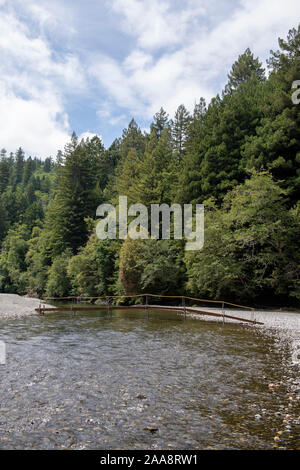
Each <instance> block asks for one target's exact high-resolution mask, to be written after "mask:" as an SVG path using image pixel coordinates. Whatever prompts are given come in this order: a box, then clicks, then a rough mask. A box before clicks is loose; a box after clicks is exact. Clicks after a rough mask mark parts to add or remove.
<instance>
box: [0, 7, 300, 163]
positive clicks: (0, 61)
mask: <svg viewBox="0 0 300 470" xmlns="http://www.w3.org/2000/svg"><path fill="white" fill-rule="evenodd" d="M299 19H300V2H299V0H284V1H283V0H59V1H58V0H25V1H24V0H0V148H6V149H7V150H8V151H9V152H10V151H12V152H14V151H15V150H16V149H17V148H18V147H20V146H22V148H23V149H24V150H25V152H26V154H27V155H32V156H38V157H40V158H46V157H48V156H50V155H52V156H53V157H55V155H56V152H57V150H58V149H63V148H64V145H65V144H66V143H67V141H68V140H69V138H70V135H71V133H72V131H75V132H76V134H77V135H78V136H80V137H91V136H93V135H95V134H97V135H99V136H101V138H102V140H103V142H104V145H105V146H106V147H108V146H109V145H110V144H111V143H112V142H113V140H114V139H115V138H116V137H119V136H121V134H122V129H124V128H125V127H127V125H128V123H129V121H130V120H131V118H133V117H134V118H135V119H136V121H137V122H138V124H139V125H140V127H141V128H142V129H143V130H147V129H148V128H149V124H150V122H151V119H152V117H153V115H154V114H155V113H156V112H157V111H159V109H160V107H161V106H163V107H164V108H165V110H166V111H167V112H168V113H169V115H170V117H172V116H173V115H174V112H175V111H176V109H177V107H178V106H179V105H180V104H182V103H183V104H185V106H186V107H187V109H188V110H190V111H192V110H193V108H194V104H195V102H198V101H199V99H200V97H204V98H206V100H207V101H209V100H210V99H211V98H212V97H213V96H215V95H216V94H217V93H220V92H221V91H222V89H223V87H224V86H225V84H226V82H227V74H228V73H229V71H230V68H231V66H232V64H233V63H234V61H235V60H236V59H237V58H238V56H239V54H242V53H243V52H244V51H245V49H246V48H247V47H250V49H251V50H252V52H253V53H254V55H255V56H258V57H259V58H260V60H261V61H262V62H263V63H264V65H265V60H266V59H267V58H268V57H269V53H270V49H273V50H277V48H278V37H282V38H286V36H287V33H288V30H289V29H290V28H292V27H297V26H298V23H299ZM299 78H300V77H299Z"/></svg>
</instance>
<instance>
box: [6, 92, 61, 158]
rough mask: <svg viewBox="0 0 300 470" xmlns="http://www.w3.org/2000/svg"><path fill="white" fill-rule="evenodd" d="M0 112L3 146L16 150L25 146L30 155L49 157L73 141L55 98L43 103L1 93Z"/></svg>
mask: <svg viewBox="0 0 300 470" xmlns="http://www.w3.org/2000/svg"><path fill="white" fill-rule="evenodd" d="M0 109H1V110H2V112H1V113H0V129H1V147H5V148H7V149H8V150H13V151H14V150H16V148H17V147H19V146H22V148H23V149H24V150H25V151H26V152H27V153H30V154H31V155H33V156H42V157H44V158H45V157H47V156H49V155H52V156H55V155H56V152H57V150H58V149H59V148H61V149H63V147H64V145H65V144H66V142H67V140H69V136H68V130H69V129H68V121H67V117H66V116H65V115H64V114H63V112H62V109H61V108H60V107H59V106H58V104H57V103H55V102H54V100H52V99H51V101H50V102H48V103H47V102H43V103H41V102H39V101H36V100H33V99H29V100H24V99H22V98H18V97H16V96H15V95H13V94H9V93H0ZM58 115H60V116H61V120H60V122H58V121H57V116H58Z"/></svg>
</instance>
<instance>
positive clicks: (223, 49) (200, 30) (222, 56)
mask: <svg viewBox="0 0 300 470" xmlns="http://www.w3.org/2000/svg"><path fill="white" fill-rule="evenodd" d="M220 3H222V2H219V1H218V2H216V0H210V1H208V0H203V1H202V2H201V3H200V2H199V1H196V0H187V1H185V2H181V4H180V5H181V6H177V5H176V8H175V9H174V8H172V4H173V2H171V1H170V0H169V1H167V0H164V1H163V2H161V1H159V0H153V1H152V2H148V0H113V1H112V8H113V10H114V11H115V12H116V13H118V14H119V15H122V18H123V21H122V23H121V25H122V28H123V30H125V31H126V32H127V33H128V34H130V35H131V36H133V37H134V38H136V43H135V47H134V49H132V50H131V51H130V53H129V54H128V56H127V57H126V58H125V59H124V60H123V61H122V62H119V61H116V60H113V59H112V58H108V57H105V56H103V55H102V56H101V58H99V62H98V65H97V60H96V64H93V65H92V66H91V68H90V73H91V74H92V75H93V76H94V77H96V78H97V80H98V82H99V83H100V84H101V86H103V87H104V89H105V90H106V92H107V93H108V96H109V97H110V99H111V100H113V101H114V102H115V103H116V105H118V106H120V107H123V108H126V109H128V110H129V111H130V113H131V114H133V115H136V116H138V117H143V118H148V119H149V118H150V117H151V116H152V115H153V114H154V113H155V112H156V111H157V110H158V109H159V108H160V107H161V106H162V105H163V106H164V107H165V108H166V110H167V111H168V112H169V113H170V114H173V113H174V112H175V110H176V108H177V107H178V105H179V104H181V103H184V104H185V105H186V106H187V107H188V108H189V109H190V110H191V109H192V107H193V105H194V103H195V101H198V99H199V98H200V96H204V97H205V98H206V99H210V98H211V97H212V96H213V95H215V94H216V92H220V89H219V87H220V83H223V85H225V82H226V74H225V73H224V72H229V70H230V68H231V65H232V64H233V62H234V61H235V60H236V59H237V57H238V55H239V54H241V53H242V52H244V50H245V49H246V48H247V47H250V48H251V49H252V50H253V52H254V53H255V54H256V55H259V56H260V57H261V58H262V59H265V58H267V57H268V55H269V50H270V49H271V48H276V44H277V38H278V36H281V37H286V35H287V32H288V30H289V29H290V28H291V27H293V26H297V18H299V16H300V3H299V1H298V0H285V2H284V4H283V3H282V1H281V0H259V1H258V0H256V1H253V0H240V1H239V2H235V3H232V4H231V5H230V6H229V5H228V3H229V2H225V3H227V11H226V15H223V16H222V14H221V12H220V11H219V10H220V8H219V9H218V5H220ZM199 4H200V6H199ZM223 6H224V5H223ZM213 7H215V9H214V8H213ZM205 12H206V13H205ZM204 13H205V14H206V16H205V18H204V19H203V15H204ZM217 13H218V14H217ZM209 25H211V26H209ZM167 46H169V47H167Z"/></svg>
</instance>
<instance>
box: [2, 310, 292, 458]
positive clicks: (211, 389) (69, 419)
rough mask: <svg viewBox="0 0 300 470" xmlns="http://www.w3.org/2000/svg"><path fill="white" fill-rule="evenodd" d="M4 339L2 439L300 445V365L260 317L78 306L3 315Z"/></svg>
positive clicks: (55, 444) (129, 445)
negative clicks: (249, 320) (211, 317)
mask: <svg viewBox="0 0 300 470" xmlns="http://www.w3.org/2000/svg"><path fill="white" fill-rule="evenodd" d="M0 339H1V340H3V341H5V342H6V345H7V363H6V365H0V449H210V448H214V449H272V448H274V447H275V448H276V447H277V448H286V449H296V448H299V447H300V443H299V404H300V400H299V399H298V397H299V393H298V392H297V390H296V388H297V387H295V383H296V384H297V372H299V370H298V371H297V370H296V369H295V367H293V366H292V364H291V351H290V349H289V346H288V344H287V343H284V342H282V341H279V340H278V338H277V337H276V335H274V334H266V333H265V332H264V331H262V330H261V329H260V328H258V327H253V326H245V325H239V324H225V325H223V324H222V323H217V322H207V321H205V322H202V321H199V320H193V319H187V321H183V318H182V316H180V315H178V316H176V314H175V313H174V314H172V313H170V312H168V313H167V314H166V312H159V311H155V312H151V313H150V318H147V315H145V312H144V311H143V310H141V311H134V312H132V311H131V312H129V311H125V310H122V311H113V312H112V314H111V315H109V314H107V312H86V313H80V314H79V313H75V314H74V313H70V312H69V313H49V314H46V315H45V316H30V317H23V318H19V319H15V320H1V321H0ZM298 383H299V382H298ZM295 390H296V391H295Z"/></svg>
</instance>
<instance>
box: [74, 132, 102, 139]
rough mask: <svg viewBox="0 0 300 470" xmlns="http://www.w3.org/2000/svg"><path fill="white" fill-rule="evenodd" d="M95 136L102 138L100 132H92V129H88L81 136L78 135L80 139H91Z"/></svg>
mask: <svg viewBox="0 0 300 470" xmlns="http://www.w3.org/2000/svg"><path fill="white" fill-rule="evenodd" d="M93 137H99V139H101V140H102V137H101V135H100V134H95V133H93V132H90V131H86V132H83V133H82V134H80V136H79V137H78V140H79V141H81V139H84V140H86V139H90V140H92V138H93Z"/></svg>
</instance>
